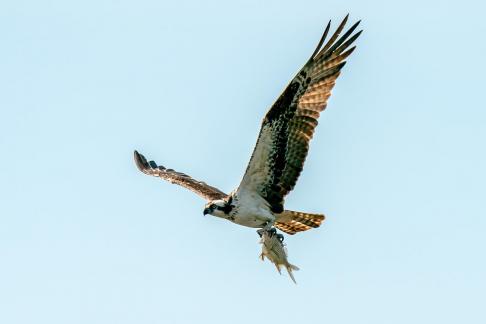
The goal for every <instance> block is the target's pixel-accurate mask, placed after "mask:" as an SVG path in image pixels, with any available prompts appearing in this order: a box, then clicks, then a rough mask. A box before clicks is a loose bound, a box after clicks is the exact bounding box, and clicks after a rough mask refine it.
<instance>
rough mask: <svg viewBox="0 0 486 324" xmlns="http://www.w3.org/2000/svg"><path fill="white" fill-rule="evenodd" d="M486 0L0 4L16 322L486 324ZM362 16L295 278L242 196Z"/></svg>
mask: <svg viewBox="0 0 486 324" xmlns="http://www.w3.org/2000/svg"><path fill="white" fill-rule="evenodd" d="M485 10H486V7H485V6H484V4H481V2H480V1H479V0H478V1H472V0H465V1H455V2H450V1H422V0H421V1H419V0H411V1H402V2H400V3H398V2H392V1H378V0H374V1H357V0H353V1H346V2H345V3H343V1H333V2H331V1H266V2H264V3H263V2H261V1H240V2H229V1H209V2H207V1H206V2H203V1H201V2H196V1H178V2H164V1H145V0H144V1H106V0H101V1H100V0H98V1H77V2H74V1H21V0H16V1H2V2H1V4H0V41H1V43H0V44H1V45H0V147H1V149H2V154H3V156H2V159H1V160H0V197H1V198H0V199H1V204H0V258H1V266H0V323H5V324H17V323H21V324H44V323H45V324H66V323H69V324H71V323H73V324H77V323H79V324H86V323H90V324H98V323H99V324H107V323H113V324H132V323H133V324H135V323H137V324H139V323H268V321H272V323H273V322H277V323H282V324H284V323H297V322H299V323H333V324H344V323H350V324H351V323H352V324H356V323H360V324H361V323H370V324H378V323H384V324H385V323H386V324H389V323H393V324H401V323H407V324H408V323H414V324H418V323H420V324H421V323H424V324H425V323H427V324H428V323H441V324H446V323H468V324H471V323H485V322H486V311H485V310H484V301H485V299H486V293H485V292H486V259H485V247H486V235H485V234H486V217H485V216H486V208H485V205H484V204H485V201H484V200H485V183H486V171H485V164H486V153H485V140H486V131H485V126H486V113H485V106H484V98H483V96H484V88H485V79H484V75H485V73H486V64H485V63H484V59H485V57H486V45H485V42H484V34H485V32H486V28H485V23H484V12H485ZM348 12H349V13H350V20H351V21H356V20H358V19H362V20H363V22H362V28H363V29H364V30H365V32H364V33H363V35H362V36H361V37H360V39H359V40H358V42H357V45H358V48H357V50H356V51H355V52H354V54H353V55H352V57H351V58H350V59H349V62H348V64H347V65H346V67H345V68H344V71H343V73H342V76H341V77H340V79H339V80H338V82H337V85H336V88H335V90H334V92H333V96H332V97H331V99H330V102H329V106H328V109H327V110H326V111H325V113H323V115H322V118H321V120H320V125H319V127H318V129H317V132H316V136H315V140H314V141H313V142H312V145H311V151H310V155H309V158H308V160H307V163H306V166H305V170H304V172H303V174H302V177H301V178H300V181H299V183H298V185H297V187H296V190H295V191H294V192H292V193H291V195H290V196H289V198H288V200H287V208H290V209H297V210H303V211H309V212H323V213H325V214H326V215H327V220H326V222H325V223H324V225H323V226H322V227H321V228H320V229H319V230H314V231H309V232H306V233H303V234H299V235H296V236H294V237H287V239H286V242H287V243H288V248H289V252H290V260H291V262H293V263H295V264H296V265H298V266H299V267H300V268H301V271H299V272H297V273H296V279H297V281H298V283H299V284H298V285H297V286H295V285H294V284H293V283H292V282H291V281H290V280H289V278H288V277H287V276H286V275H282V276H279V275H278V274H277V273H276V271H275V269H274V268H273V266H272V265H271V264H269V263H268V262H265V263H262V262H261V261H260V260H259V259H258V254H259V251H260V246H259V245H258V244H257V242H258V237H257V235H256V233H255V231H254V230H253V229H248V228H243V227H238V226H236V225H234V224H231V223H229V222H225V221H223V220H220V219H216V218H211V217H203V215H202V210H203V206H204V201H203V200H201V199H200V198H199V197H197V196H195V195H194V194H192V193H191V192H189V191H185V190H184V189H182V188H179V187H176V186H173V185H170V184H168V183H165V182H162V181H159V180H157V179H155V178H150V177H147V176H144V175H143V174H141V173H140V172H138V170H136V168H135V166H134V164H133V160H132V151H133V149H138V150H140V152H142V153H144V154H145V155H147V156H148V157H150V158H153V159H155V160H156V161H158V162H160V163H162V164H164V165H166V166H168V167H171V168H175V169H177V170H180V171H183V172H187V173H189V174H191V175H193V176H194V177H197V178H200V179H202V180H205V181H207V182H209V183H211V184H213V185H215V186H218V187H220V188H221V189H223V190H225V191H230V190H232V189H233V188H234V187H235V186H237V184H238V182H239V180H240V178H241V176H242V174H243V171H244V169H245V167H246V164H247V162H248V159H249V156H250V153H251V151H252V149H253V145H254V143H255V140H256V136H257V133H258V129H259V123H260V120H261V118H262V117H263V115H264V113H265V112H266V110H267V108H268V107H269V105H270V104H271V103H272V102H273V101H274V100H275V98H276V97H277V96H278V94H279V92H280V91H281V90H282V89H283V87H284V86H285V85H286V84H287V82H288V81H289V80H290V78H291V77H292V76H293V75H294V73H295V72H296V71H297V70H298V69H299V68H300V67H301V65H302V64H303V63H304V62H305V60H306V59H307V58H308V56H309V55H310V53H312V51H313V49H314V46H315V44H316V42H317V41H318V39H319V37H320V35H321V33H322V31H323V28H324V26H325V24H326V23H327V21H328V19H333V22H334V25H333V26H336V22H337V21H339V20H340V19H342V17H344V15H345V14H346V13H348Z"/></svg>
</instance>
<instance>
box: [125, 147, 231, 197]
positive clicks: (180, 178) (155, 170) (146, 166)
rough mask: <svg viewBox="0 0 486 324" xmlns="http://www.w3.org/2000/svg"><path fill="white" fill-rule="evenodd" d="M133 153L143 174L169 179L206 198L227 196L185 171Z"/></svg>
mask: <svg viewBox="0 0 486 324" xmlns="http://www.w3.org/2000/svg"><path fill="white" fill-rule="evenodd" d="M133 155H134V158H135V164H136V165H137V167H138V169H139V170H140V171H142V172H143V173H145V174H148V175H151V176H154V177H159V178H161V179H164V180H167V181H169V182H170V183H175V184H178V185H179V186H183V187H184V188H187V189H189V190H191V191H192V192H194V193H196V194H198V195H199V196H201V197H203V198H204V199H206V200H217V199H223V198H224V197H227V196H228V195H227V194H225V193H224V192H222V191H221V190H219V189H217V188H214V187H211V186H210V185H208V184H206V183H205V182H202V181H197V180H196V179H193V178H191V177H190V176H188V175H187V174H185V173H181V172H177V171H175V170H172V169H166V168H165V167H163V166H161V165H160V166H158V165H157V164H156V163H155V162H154V161H150V162H147V159H146V158H145V156H143V155H142V154H140V153H138V152H137V151H135V152H134V153H133Z"/></svg>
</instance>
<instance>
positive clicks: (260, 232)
mask: <svg viewBox="0 0 486 324" xmlns="http://www.w3.org/2000/svg"><path fill="white" fill-rule="evenodd" d="M256 232H257V234H258V236H260V237H262V236H263V232H264V230H263V229H259V230H257V231H256Z"/></svg>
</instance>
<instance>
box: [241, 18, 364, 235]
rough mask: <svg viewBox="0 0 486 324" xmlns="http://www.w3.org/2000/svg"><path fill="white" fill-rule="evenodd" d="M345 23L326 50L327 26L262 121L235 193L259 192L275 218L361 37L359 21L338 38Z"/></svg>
mask: <svg viewBox="0 0 486 324" xmlns="http://www.w3.org/2000/svg"><path fill="white" fill-rule="evenodd" d="M347 19H348V16H346V18H345V19H344V20H343V21H342V22H341V24H340V25H339V26H338V28H337V30H336V31H335V32H334V34H333V35H332V36H331V38H330V39H329V41H328V42H327V43H326V44H325V45H324V46H323V44H324V41H325V38H326V37H327V34H328V32H329V29H330V23H329V24H328V25H327V27H326V30H325V32H324V35H323V36H322V38H321V40H320V41H319V44H318V46H317V47H316V49H315V51H314V53H313V54H312V56H311V57H310V59H309V60H308V61H307V63H306V64H305V65H304V67H303V68H302V69H301V70H300V71H299V73H298V74H297V75H296V76H295V77H294V79H293V80H292V81H291V82H290V84H289V85H288V86H287V88H286V89H285V90H284V91H283V93H282V94H281V95H280V97H279V98H278V99H277V101H276V102H275V103H274V104H273V105H272V107H271V108H270V110H269V111H268V112H267V114H266V116H265V118H264V119H263V122H262V126H261V129H260V134H259V136H258V140H257V144H256V146H255V149H254V151H253V154H252V157H251V159H250V162H249V164H248V167H247V169H246V172H245V175H244V176H243V179H242V181H241V183H240V186H239V188H238V190H237V193H241V194H245V193H248V192H257V193H258V194H259V195H260V196H262V197H263V198H264V199H265V200H266V201H267V202H268V204H269V206H270V209H271V210H272V212H273V213H282V212H283V210H284V209H283V204H284V197H285V196H286V195H287V194H288V193H289V192H290V191H291V190H292V189H293V188H294V186H295V183H296V181H297V179H298V178H299V175H300V173H301V172H302V169H303V166H304V161H305V158H306V156H307V153H308V151H309V142H310V140H311V139H312V136H313V134H314V130H315V128H316V127H317V124H318V122H317V120H318V118H319V115H320V113H321V112H322V111H323V110H324V109H325V108H326V105H327V100H328V99H329V96H330V95H331V90H332V88H333V87H334V84H335V82H336V79H337V78H338V76H339V74H340V72H341V69H342V67H343V66H344V65H345V63H346V62H345V59H346V58H347V57H348V56H349V55H350V54H351V53H352V52H353V50H354V47H352V48H350V49H348V48H349V46H350V45H351V44H352V43H353V42H354V41H355V40H356V39H357V38H358V37H359V35H360V34H361V31H359V32H357V33H355V34H354V35H352V34H353V32H354V31H355V29H356V27H357V26H358V24H359V21H358V22H357V23H355V24H354V25H353V26H351V27H350V29H349V30H348V31H347V32H346V33H344V34H343V36H341V37H339V36H340V33H341V32H342V30H343V28H344V26H345V25H346V22H347ZM351 35H352V36H351ZM299 224H301V223H299ZM282 226H283V225H282ZM295 226H306V225H305V224H302V225H295ZM289 230H291V229H289Z"/></svg>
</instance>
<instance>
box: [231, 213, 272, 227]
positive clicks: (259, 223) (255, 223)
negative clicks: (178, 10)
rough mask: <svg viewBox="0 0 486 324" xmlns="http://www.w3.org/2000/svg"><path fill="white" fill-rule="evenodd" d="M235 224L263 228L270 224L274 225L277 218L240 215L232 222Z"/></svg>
mask: <svg viewBox="0 0 486 324" xmlns="http://www.w3.org/2000/svg"><path fill="white" fill-rule="evenodd" d="M231 221H232V222H233V223H235V224H238V225H243V226H247V227H253V228H262V227H264V226H265V225H267V224H268V223H273V222H274V221H275V217H273V215H270V216H269V215H251V214H246V215H245V214H241V215H240V214H238V215H236V216H234V217H233V218H232V220H231Z"/></svg>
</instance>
